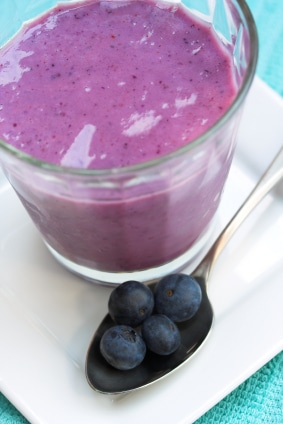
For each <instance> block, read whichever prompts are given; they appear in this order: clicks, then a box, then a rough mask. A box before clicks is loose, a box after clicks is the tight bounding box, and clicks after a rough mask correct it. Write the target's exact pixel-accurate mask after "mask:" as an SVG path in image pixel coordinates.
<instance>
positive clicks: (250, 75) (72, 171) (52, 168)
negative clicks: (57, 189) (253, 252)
mask: <svg viewBox="0 0 283 424" xmlns="http://www.w3.org/2000/svg"><path fill="white" fill-rule="evenodd" d="M236 2H237V3H238V5H239V6H240V9H241V11H242V13H243V16H244V18H245V21H246V24H247V29H248V32H249V36H250V51H251V52H252V53H251V56H250V59H249V63H248V66H247V70H246V74H245V77H244V79H243V82H242V85H241V87H240V89H239V91H238V93H237V95H236V97H235V98H234V100H233V102H232V104H231V105H230V106H229V108H228V109H227V110H226V111H225V113H224V114H223V115H222V116H221V117H220V118H219V119H218V120H217V121H216V122H215V123H214V124H213V125H212V126H211V127H210V128H209V129H208V130H207V131H205V132H204V133H203V134H201V135H200V136H199V137H197V138H196V139H194V140H193V141H191V142H190V143H188V144H186V145H185V146H182V147H180V148H178V149H177V150H174V151H173V152H170V153H168V154H166V155H164V156H162V157H159V158H156V159H151V160H149V161H145V162H141V163H138V164H134V165H129V166H125V167H114V168H103V169H88V168H74V167H66V166H61V165H56V164H52V163H49V162H45V161H42V160H40V159H37V158H34V157H33V156H31V155H29V154H27V153H24V152H22V151H21V150H19V149H17V148H16V147H14V146H12V145H10V144H8V143H7V142H5V141H3V140H2V139H1V138H0V150H1V149H2V150H3V151H4V152H5V153H7V154H10V155H12V156H13V157H14V158H16V159H18V160H20V161H23V162H25V163H27V164H28V165H31V166H34V167H36V168H37V169H40V170H42V171H47V172H53V173H56V174H69V175H73V176H86V177H90V176H92V177H105V176H113V175H125V174H129V173H134V172H137V171H143V170H147V169H150V168H155V167H156V166H157V165H161V164H165V163H166V162H169V161H170V160H173V159H175V158H178V157H180V156H182V155H184V154H186V153H187V152H189V151H191V150H193V149H194V148H195V147H197V146H199V145H200V144H203V143H205V141H206V140H207V139H208V138H209V137H210V136H211V135H212V134H213V133H215V132H217V131H218V130H219V129H220V128H222V127H223V126H224V125H225V123H226V122H227V121H228V120H229V118H230V117H231V116H232V115H233V114H234V113H235V112H236V111H237V110H238V108H239V107H240V105H241V104H242V103H243V101H244V99H245V97H246V95H247V93H248V91H249V88H250V86H251V84H252V82H253V79H254V76H255V72H256V66H257V61H258V50H259V41H258V33H257V28H256V24H255V21H254V18H253V15H252V13H251V11H250V8H249V7H248V5H247V3H246V1H245V0H236Z"/></svg>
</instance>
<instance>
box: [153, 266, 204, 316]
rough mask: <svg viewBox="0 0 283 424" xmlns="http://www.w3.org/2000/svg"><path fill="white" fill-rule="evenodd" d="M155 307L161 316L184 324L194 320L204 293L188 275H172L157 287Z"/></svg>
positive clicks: (162, 280)
mask: <svg viewBox="0 0 283 424" xmlns="http://www.w3.org/2000/svg"><path fill="white" fill-rule="evenodd" d="M154 296H155V307H156V311H157V313H159V314H164V315H167V316H168V317H169V318H171V319H172V321H175V322H182V321H186V320H188V319H190V318H192V317H193V316H194V315H195V313H196V312H197V310H198V309H199V306H200V303H201V299H202V292H201V288H200V286H199V284H198V282H197V281H196V280H195V279H194V278H193V277H191V276H189V275H186V274H171V275H168V276H166V277H164V278H162V279H161V280H160V281H159V282H158V283H157V285H156V286H155V291H154Z"/></svg>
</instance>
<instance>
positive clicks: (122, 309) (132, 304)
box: [108, 281, 154, 327]
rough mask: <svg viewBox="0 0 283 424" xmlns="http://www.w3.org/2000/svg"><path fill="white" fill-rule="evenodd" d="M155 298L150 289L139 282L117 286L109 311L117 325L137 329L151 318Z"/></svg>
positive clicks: (127, 282) (110, 299) (112, 294)
mask: <svg viewBox="0 0 283 424" xmlns="http://www.w3.org/2000/svg"><path fill="white" fill-rule="evenodd" d="M153 307H154V296H153V293H152V291H151V290H150V288H149V287H147V286H146V285H145V284H142V283H139V282H138V281H126V282H125V283H123V284H120V285H119V286H117V287H116V288H115V289H114V290H113V291H112V293H111V295H110V297H109V301H108V311H109V314H110V316H111V318H112V319H113V320H114V321H115V322H116V323H117V324H125V325H130V326H131V327H136V326H138V325H140V324H141V323H142V322H143V321H144V320H145V319H146V318H147V317H149V316H150V315H151V313H152V311H153Z"/></svg>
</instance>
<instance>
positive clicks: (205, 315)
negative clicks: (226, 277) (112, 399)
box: [85, 147, 283, 394]
mask: <svg viewBox="0 0 283 424" xmlns="http://www.w3.org/2000/svg"><path fill="white" fill-rule="evenodd" d="M282 177H283V147H282V148H281V149H280V150H279V152H278V154H277V155H276V157H275V159H274V160H273V162H272V163H271V165H270V166H269V167H268V169H267V170H266V172H265V173H264V174H263V176H262V178H261V179H260V181H259V182H258V184H257V185H256V186H255V188H254V189H253V191H252V192H251V194H250V195H249V196H248V198H247V199H246V201H245V202H244V203H243V205H242V206H241V207H240V209H239V210H238V211H237V212H236V214H235V215H234V217H233V218H232V219H231V220H230V222H229V223H228V225H227V226H226V227H225V228H224V230H223V231H222V232H221V234H220V235H219V237H218V238H217V240H216V241H215V243H214V244H213V246H212V247H211V248H210V250H209V251H208V253H207V254H206V256H205V257H204V259H203V260H202V261H201V263H200V264H199V265H198V266H197V268H196V269H195V271H194V272H193V273H192V275H193V276H194V277H195V278H196V279H197V280H198V282H199V284H200V286H201V289H202V294H203V297H202V303H201V305H200V308H199V310H198V312H197V313H196V315H195V316H194V317H193V318H192V319H190V320H188V321H186V322H183V323H180V324H178V327H179V329H180V332H181V339H182V344H181V346H180V348H179V349H178V350H177V351H176V352H175V353H173V354H172V355H169V356H168V357H166V356H165V357H162V356H159V355H155V354H153V353H150V352H148V353H147V354H146V357H145V359H144V361H143V362H142V363H141V365H139V366H138V367H136V368H134V369H133V370H129V371H119V370H116V369H115V368H113V367H111V366H110V365H108V364H107V363H106V361H105V360H104V358H103V357H102V355H101V354H100V350H99V343H100V339H101V337H102V335H103V333H104V332H105V331H106V330H107V329H108V328H109V327H111V326H113V325H114V323H113V321H112V319H111V318H110V316H109V315H107V316H106V317H105V318H104V320H103V321H102V323H101V324H100V326H99V327H98V329H97V331H96V333H95V334H94V336H93V339H92V341H91V343H90V346H89V349H88V352H87V356H86V368H85V372H86V378H87V381H88V383H89V384H90V386H91V387H92V388H93V389H94V390H96V391H98V392H100V393H104V394H118V393H127V392H130V391H132V390H136V389H139V388H141V387H145V386H147V385H149V384H152V383H153V382H155V381H157V380H159V379H161V378H163V377H165V376H166V375H167V374H169V373H170V372H172V371H173V370H174V369H176V368H177V367H179V366H180V365H182V364H183V363H184V362H186V361H187V360H188V359H189V358H190V357H191V356H192V354H194V353H195V352H196V351H197V349H198V348H199V347H200V346H201V345H202V343H203V342H204V340H205V339H206V337H207V335H208V333H209V332H210V329H211V326H212V322H213V311H212V307H211V304H210V302H209V299H208V297H207V293H206V285H207V281H208V277H209V274H210V271H211V268H212V265H213V264H214V263H215V260H216V259H217V257H218V256H219V254H220V253H221V251H222V250H223V248H224V247H225V246H226V244H227V243H228V241H229V240H230V238H231V237H232V235H233V234H234V232H235V231H236V230H237V228H238V227H239V226H240V224H241V223H242V222H243V221H244V220H245V218H246V217H247V216H248V215H249V214H250V212H251V211H252V210H253V209H254V208H255V207H256V205H257V204H258V203H259V202H260V201H261V200H262V199H263V198H264V196H265V195H266V194H267V193H268V192H269V191H270V190H271V189H272V188H273V187H274V186H275V185H276V184H277V183H278V182H279V181H280V180H281V178H282ZM149 287H151V288H154V283H151V284H149Z"/></svg>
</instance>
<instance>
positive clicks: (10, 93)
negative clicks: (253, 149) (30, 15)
mask: <svg viewBox="0 0 283 424" xmlns="http://www.w3.org/2000/svg"><path fill="white" fill-rule="evenodd" d="M235 94H236V88H235V86H234V83H233V78H232V70H231V62H230V58H229V56H228V55H227V54H226V53H225V52H224V50H223V49H222V48H221V46H220V44H219V43H218V41H217V40H216V37H215V35H214V34H213V32H212V31H211V28H210V27H209V26H208V25H207V24H204V23H202V22H200V21H198V20H196V18H193V17H192V16H191V15H189V14H188V12H187V11H185V10H184V9H183V8H182V7H181V6H179V7H178V6H176V5H172V4H171V5H170V4H169V5H168V4H167V5H166V7H165V3H153V2H150V1H135V2H121V1H120V2H93V1H92V2H85V3H80V4H75V5H72V6H70V5H64V6H63V5H61V6H60V7H56V8H55V9H52V10H51V11H50V12H48V13H47V14H45V15H43V16H42V17H40V18H38V19H36V20H34V21H32V22H30V23H29V24H28V25H26V26H25V27H24V28H23V29H22V30H21V31H20V32H19V34H18V35H17V36H16V37H15V38H14V39H13V40H12V41H10V42H9V43H8V45H7V46H6V47H5V48H4V49H2V51H1V55H0V99H1V105H0V137H1V139H2V140H4V141H5V142H7V143H9V144H11V145H13V146H14V147H16V148H17V149H19V150H22V151H23V152H25V153H27V154H29V155H31V156H32V157H34V158H37V159H39V160H42V161H45V162H49V163H52V164H55V165H62V166H63V167H73V168H83V169H96V170H99V169H110V168H123V167H125V166H128V165H135V164H140V163H143V162H146V161H148V160H151V159H156V158H160V157H162V156H164V155H166V154H168V153H171V152H174V151H176V150H177V149H179V148H181V147H183V146H185V145H187V144H188V143H190V142H191V141H193V140H194V139H196V138H197V137H198V136H199V135H201V134H202V133H204V132H205V131H207V129H208V128H209V127H211V126H212V125H213V124H214V123H215V122H216V121H217V120H218V119H219V118H220V117H221V116H222V115H223V113H224V112H225V111H226V110H227V109H228V107H229V106H230V105H231V103H232V101H233V99H234V98H235ZM219 137H220V136H219ZM220 138H221V137H220ZM220 144H221V143H218V141H217V140H215V143H214V144H213V145H212V146H210V148H206V149H205V150H202V149H201V148H200V149H199V155H200V156H201V159H200V160H197V161H196V160H192V161H191V162H190V163H189V161H188V162H186V163H185V164H183V165H182V166H181V170H179V171H178V173H174V175H173V174H172V173H170V166H171V165H168V164H167V165H166V164H165V165H162V166H161V167H160V168H159V175H157V176H156V175H155V177H154V178H152V177H150V178H149V176H148V171H147V170H145V171H143V181H145V182H143V183H142V184H141V183H140V182H139V183H137V184H132V183H130V184H125V181H123V179H121V178H119V177H115V176H114V177H113V178H112V188H111V189H108V188H107V186H105V184H103V181H102V184H96V185H94V186H92V187H91V188H90V187H89V185H88V188H84V189H81V191H80V189H79V187H78V186H79V184H77V183H75V182H74V181H73V180H72V178H70V177H66V181H67V183H66V186H67V188H64V190H63V189H60V192H59V193H58V190H57V188H56V183H54V187H53V190H52V192H50V188H48V189H47V188H46V187H45V184H44V183H40V182H37V184H35V187H33V188H31V187H30V186H29V185H27V184H25V182H24V181H23V180H22V179H21V178H20V175H19V178H15V177H11V176H10V179H12V180H13V181H12V184H13V186H14V187H15V189H16V191H17V192H18V194H19V196H20V198H21V200H22V202H23V204H24V205H25V207H26V208H27V210H28V212H29V213H30V215H31V217H32V218H33V220H34V222H35V223H36V225H37V226H38V228H39V229H40V231H41V232H42V234H43V236H44V238H45V240H46V242H47V243H48V245H49V246H51V247H52V248H53V249H55V250H56V251H57V252H59V254H61V255H62V256H63V257H65V258H68V259H69V260H71V261H74V262H76V263H79V264H82V265H84V266H86V267H90V268H97V269H99V270H107V271H113V272H116V271H132V270H142V269H146V268H150V267H153V266H158V265H161V264H163V263H165V262H167V261H170V260H173V259H174V258H176V257H178V256H179V255H180V254H182V253H184V252H185V251H186V250H188V249H189V248H190V246H191V245H192V244H193V243H194V242H196V240H198V239H199V238H200V237H201V236H202V234H203V233H204V232H205V231H206V229H207V228H208V226H209V223H210V221H211V219H212V217H213V215H214V212H215V210H216V208H217V206H218V204H219V200H220V193H221V191H222V188H223V184H224V181H225V179H226V176H227V173H228V169H229V166H230V161H231V144H230V143H222V144H221V145H220ZM168 166H169V168H168ZM179 167H180V166H179ZM189 167H190V174H189V175H188V176H186V177H184V174H186V173H188V172H187V169H189ZM165 174H166V175H165ZM161 175H163V176H162V177H161ZM164 175H165V177H164ZM86 179H87V178H85V180H86ZM128 179H129V175H128ZM80 185H82V184H81V183H80ZM113 187H114V188H113Z"/></svg>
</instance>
